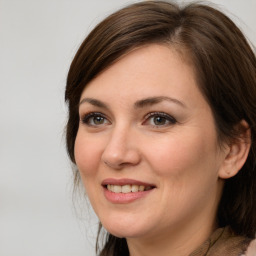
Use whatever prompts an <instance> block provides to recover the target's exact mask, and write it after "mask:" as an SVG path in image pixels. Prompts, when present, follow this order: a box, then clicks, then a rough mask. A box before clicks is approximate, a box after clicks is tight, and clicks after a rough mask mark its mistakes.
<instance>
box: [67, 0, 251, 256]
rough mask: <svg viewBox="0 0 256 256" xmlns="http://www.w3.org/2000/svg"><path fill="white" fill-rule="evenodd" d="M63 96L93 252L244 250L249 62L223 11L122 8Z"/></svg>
mask: <svg viewBox="0 0 256 256" xmlns="http://www.w3.org/2000/svg"><path fill="white" fill-rule="evenodd" d="M65 97H66V101H67V103H68V105H69V119H68V123H67V137H66V138H67V150H68V153H69V156H70V158H71V160H72V162H73V163H75V164H76V166H77V168H78V171H77V172H76V173H75V181H79V180H80V178H81V180H82V181H83V183H84V186H85V189H86V193H87V195H88V197H89V199H90V202H91V204H92V206H93V208H94V210H95V212H96V214H97V215H98V217H99V220H100V222H101V223H100V227H99V234H98V238H99V237H100V233H101V229H102V226H103V227H104V228H105V229H106V230H107V232H108V233H107V236H106V237H105V240H104V242H103V248H101V249H100V248H99V245H97V250H98V252H99V255H108V256H109V255H130V256H140V255H148V256H150V255H242V254H245V253H247V254H248V253H250V250H251V251H252V250H253V249H252V248H253V242H252V240H253V238H254V237H255V231H256V218H255V216H256V208H255V205H256V204H255V202H256V198H255V194H256V186H255V184H256V170H255V163H256V158H255V147H256V143H255V134H256V130H255V124H256V111H255V110H256V59H255V54H254V53H253V51H252V50H251V48H250V46H249V44H248V43H247V41H246V40H245V38H244V36H243V34H242V33H241V31H240V30H239V29H238V28H237V27H236V26H235V25H234V23H233V22H232V21H231V20H230V19H229V18H227V17H226V16H225V15H224V14H222V13H221V12H220V11H218V10H215V9H213V8H211V7H208V6H205V5H200V4H191V5H188V6H186V7H182V8H181V7H179V6H178V5H176V4H172V3H167V2H162V1H157V2H154V1H147V2H142V3H137V4H133V5H130V6H128V7H126V8H124V9H122V10H120V11H118V12H116V13H114V14H112V15H110V16H109V17H108V18H106V19H105V20H104V21H103V22H101V23H100V24H99V25H98V26H97V27H96V28H95V29H94V30H93V31H92V32H91V33H90V34H89V36H88V37H87V38H86V39H85V41H84V42H83V44H82V45H81V47H80V49H79V50H78V52H77V54H76V56H75V58H74V60H73V62H72V64H71V67H70V70H69V74H68V79H67V87H66V95H65ZM248 247H249V248H250V249H248ZM252 255H253V254H252Z"/></svg>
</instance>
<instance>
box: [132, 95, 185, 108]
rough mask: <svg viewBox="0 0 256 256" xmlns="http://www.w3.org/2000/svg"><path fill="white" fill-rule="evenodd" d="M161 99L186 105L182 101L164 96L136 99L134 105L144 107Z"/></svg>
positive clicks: (182, 105)
mask: <svg viewBox="0 0 256 256" xmlns="http://www.w3.org/2000/svg"><path fill="white" fill-rule="evenodd" d="M162 101H169V102H172V103H175V104H178V105H180V106H181V107H184V108H186V105H185V104H184V103H183V102H181V101H179V100H177V99H174V98H170V97H166V96H159V97H150V98H146V99H142V100H139V101H136V102H135V104H134V105H135V107H136V108H143V107H146V106H152V105H155V104H157V103H160V102H162Z"/></svg>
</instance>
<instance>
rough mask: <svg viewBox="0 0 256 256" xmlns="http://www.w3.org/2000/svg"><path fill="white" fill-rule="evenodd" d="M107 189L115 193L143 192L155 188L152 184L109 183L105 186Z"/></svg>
mask: <svg viewBox="0 0 256 256" xmlns="http://www.w3.org/2000/svg"><path fill="white" fill-rule="evenodd" d="M104 187H105V188H106V189H107V190H109V191H111V192H113V193H124V194H126V193H136V192H143V191H148V190H151V189H153V188H154V187H152V186H143V185H129V184H127V185H123V186H120V185H112V184H107V185H105V186H104Z"/></svg>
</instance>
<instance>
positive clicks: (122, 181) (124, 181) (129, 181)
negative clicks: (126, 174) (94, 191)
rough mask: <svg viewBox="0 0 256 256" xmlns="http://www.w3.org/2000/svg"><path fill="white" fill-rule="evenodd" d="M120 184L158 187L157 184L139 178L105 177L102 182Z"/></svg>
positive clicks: (103, 183)
mask: <svg viewBox="0 0 256 256" xmlns="http://www.w3.org/2000/svg"><path fill="white" fill-rule="evenodd" d="M108 184H110V185H119V186H124V185H138V186H150V187H156V185H155V184H152V183H147V182H143V181H139V180H133V179H115V178H107V179H104V180H103V181H102V183H101V185H102V186H106V185H108Z"/></svg>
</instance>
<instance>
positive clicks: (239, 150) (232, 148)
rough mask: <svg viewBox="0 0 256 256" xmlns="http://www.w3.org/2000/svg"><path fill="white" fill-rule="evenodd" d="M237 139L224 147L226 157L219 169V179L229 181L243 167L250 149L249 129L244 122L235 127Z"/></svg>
mask: <svg viewBox="0 0 256 256" xmlns="http://www.w3.org/2000/svg"><path fill="white" fill-rule="evenodd" d="M236 128H237V130H238V131H239V137H238V138H237V139H234V140H232V141H231V143H230V144H229V145H227V147H226V150H224V151H226V155H225V159H224V160H223V163H222V165H221V167H220V169H219V177H220V178H222V179H229V178H231V177H233V176H235V175H236V174H237V173H238V172H239V171H240V169H241V168H242V167H243V165H244V163H245V162H246V159H247V157H248V154H249V151H250V147H251V129H250V127H249V125H248V123H247V122H246V121H245V120H242V121H241V122H240V123H239V125H237V127H236Z"/></svg>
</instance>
